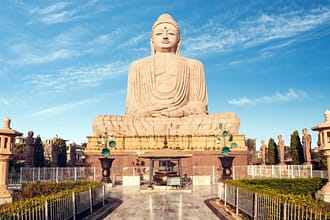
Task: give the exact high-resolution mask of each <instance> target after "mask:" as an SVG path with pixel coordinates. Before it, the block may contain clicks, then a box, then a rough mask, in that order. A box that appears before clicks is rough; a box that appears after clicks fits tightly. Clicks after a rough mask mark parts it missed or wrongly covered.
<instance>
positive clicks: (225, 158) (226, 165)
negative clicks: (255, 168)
mask: <svg viewBox="0 0 330 220" xmlns="http://www.w3.org/2000/svg"><path fill="white" fill-rule="evenodd" d="M224 127H225V126H223V124H222V123H220V124H219V129H220V135H219V136H218V137H217V140H216V144H221V142H222V140H223V146H222V147H221V154H222V156H220V157H218V158H219V160H220V162H221V165H222V178H221V179H222V180H226V179H232V176H231V175H232V173H233V172H232V170H231V168H232V166H233V160H234V158H235V156H230V153H231V148H235V147H237V143H235V142H233V135H232V134H229V132H228V130H226V129H225V128H224ZM226 139H228V142H229V143H230V147H228V146H227V143H226Z"/></svg>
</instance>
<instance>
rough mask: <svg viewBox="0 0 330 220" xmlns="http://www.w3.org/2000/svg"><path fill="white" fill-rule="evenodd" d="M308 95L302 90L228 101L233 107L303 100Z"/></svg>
mask: <svg viewBox="0 0 330 220" xmlns="http://www.w3.org/2000/svg"><path fill="white" fill-rule="evenodd" d="M307 97H308V95H307V93H306V92H304V91H301V90H295V89H290V90H289V91H288V92H287V93H285V94H281V93H279V92H276V93H275V94H273V95H270V96H263V97H260V98H247V97H241V98H238V99H231V100H229V101H228V103H229V104H231V105H242V106H243V105H257V104H265V103H274V102H289V101H294V100H302V99H305V98H307Z"/></svg>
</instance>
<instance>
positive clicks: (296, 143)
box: [290, 130, 305, 165]
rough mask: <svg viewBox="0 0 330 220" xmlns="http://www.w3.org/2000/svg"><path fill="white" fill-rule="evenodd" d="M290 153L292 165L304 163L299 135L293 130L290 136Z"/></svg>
mask: <svg viewBox="0 0 330 220" xmlns="http://www.w3.org/2000/svg"><path fill="white" fill-rule="evenodd" d="M290 153H291V158H292V164H294V165H298V164H302V163H304V162H305V159H304V150H303V147H302V144H301V142H300V137H299V133H298V131H297V130H295V131H294V132H293V133H292V134H291V138H290Z"/></svg>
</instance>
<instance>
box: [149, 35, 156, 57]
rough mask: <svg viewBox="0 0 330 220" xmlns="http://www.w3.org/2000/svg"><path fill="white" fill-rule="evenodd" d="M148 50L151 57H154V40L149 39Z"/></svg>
mask: <svg viewBox="0 0 330 220" xmlns="http://www.w3.org/2000/svg"><path fill="white" fill-rule="evenodd" d="M150 49H151V55H154V54H155V53H156V51H155V47H154V40H153V39H152V38H150Z"/></svg>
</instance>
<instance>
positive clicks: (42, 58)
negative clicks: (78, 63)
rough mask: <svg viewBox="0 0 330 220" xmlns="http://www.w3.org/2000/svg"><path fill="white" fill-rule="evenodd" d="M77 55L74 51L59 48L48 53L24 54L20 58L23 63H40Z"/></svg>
mask: <svg viewBox="0 0 330 220" xmlns="http://www.w3.org/2000/svg"><path fill="white" fill-rule="evenodd" d="M76 55H78V54H77V53H76V52H75V51H72V50H67V49H60V50H57V51H54V52H51V53H50V54H43V55H34V54H24V55H23V57H22V58H21V62H22V63H23V64H41V63H49V62H53V61H56V60H60V59H67V58H71V57H73V56H76Z"/></svg>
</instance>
